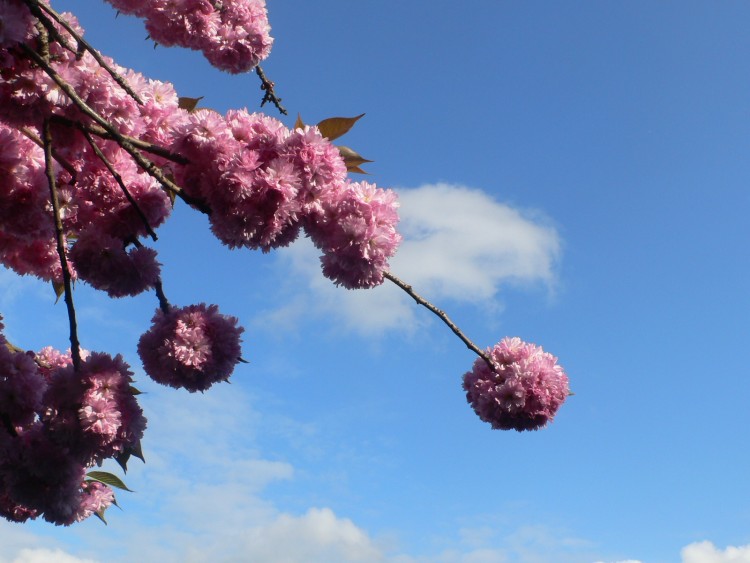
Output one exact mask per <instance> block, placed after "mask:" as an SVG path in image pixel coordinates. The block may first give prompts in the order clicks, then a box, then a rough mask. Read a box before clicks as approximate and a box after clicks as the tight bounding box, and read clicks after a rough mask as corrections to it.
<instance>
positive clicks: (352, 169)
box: [347, 166, 370, 175]
mask: <svg viewBox="0 0 750 563" xmlns="http://www.w3.org/2000/svg"><path fill="white" fill-rule="evenodd" d="M347 170H348V171H349V172H354V173H355V174H365V175H369V174H370V173H369V172H365V171H364V170H362V169H361V168H360V167H359V166H352V167H351V168H349V167H347Z"/></svg>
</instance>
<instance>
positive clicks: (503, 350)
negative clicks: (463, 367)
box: [463, 338, 570, 432]
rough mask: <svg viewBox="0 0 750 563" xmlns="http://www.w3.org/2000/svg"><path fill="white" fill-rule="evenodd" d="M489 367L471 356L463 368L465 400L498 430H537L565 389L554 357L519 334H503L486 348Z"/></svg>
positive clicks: (552, 412) (551, 414)
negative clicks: (469, 367) (467, 366)
mask: <svg viewBox="0 0 750 563" xmlns="http://www.w3.org/2000/svg"><path fill="white" fill-rule="evenodd" d="M487 353H488V354H489V356H490V358H491V359H492V361H493V363H494V365H495V369H494V370H491V369H490V368H489V366H488V365H487V362H485V361H484V359H482V358H477V360H476V361H475V362H474V367H473V369H472V370H471V371H469V372H467V373H465V374H464V380H463V388H464V390H465V391H466V400H467V401H468V402H469V403H470V404H471V406H472V408H473V409H474V411H475V412H476V413H477V415H478V416H479V418H481V419H482V420H483V421H485V422H489V423H490V424H491V425H492V428H495V429H500V430H511V429H512V430H518V431H519V432H521V431H522V430H538V429H539V428H542V427H544V426H546V425H547V423H548V422H550V421H551V420H552V419H553V418H554V416H555V413H556V412H557V410H558V409H559V408H560V405H562V404H563V402H564V401H565V399H566V398H567V397H568V395H569V394H570V391H569V388H568V376H567V375H565V372H564V371H563V368H562V367H560V365H559V364H558V363H557V358H556V357H555V356H553V355H552V354H549V353H548V352H545V351H544V350H543V349H542V348H541V347H540V346H536V345H535V344H529V343H526V342H523V341H522V340H521V339H520V338H504V339H503V340H501V341H500V342H499V343H498V344H496V345H495V346H494V347H492V348H488V349H487Z"/></svg>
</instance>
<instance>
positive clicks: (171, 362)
mask: <svg viewBox="0 0 750 563" xmlns="http://www.w3.org/2000/svg"><path fill="white" fill-rule="evenodd" d="M152 322H153V326H152V327H151V328H150V329H149V330H148V331H147V332H145V333H144V334H143V335H142V336H141V339H140V341H139V342H138V354H139V355H140V357H141V361H143V368H144V369H145V370H146V373H147V374H148V375H149V376H150V377H151V378H152V379H153V380H154V381H156V382H157V383H161V384H163V385H169V386H170V387H175V388H180V387H182V388H185V389H187V390H188V391H190V392H191V393H194V392H195V391H205V390H206V389H208V388H209V387H211V386H212V385H213V384H214V383H217V382H219V381H227V380H228V379H229V376H230V375H231V374H232V371H234V366H235V365H236V364H237V362H239V361H240V353H241V351H240V342H241V340H240V334H242V332H243V331H244V329H243V328H242V327H239V326H237V319H236V318H235V317H229V316H226V315H222V314H221V313H219V309H218V307H217V306H216V305H210V306H207V305H206V304H205V303H201V304H199V305H190V306H188V307H182V308H173V309H172V310H170V311H169V313H164V312H162V311H161V310H158V311H157V312H156V314H155V315H154V318H153V319H152Z"/></svg>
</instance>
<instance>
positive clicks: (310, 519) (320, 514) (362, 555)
mask: <svg viewBox="0 0 750 563" xmlns="http://www.w3.org/2000/svg"><path fill="white" fill-rule="evenodd" d="M242 553H243V555H244V557H246V560H248V561H257V562H258V563H265V562H268V563H297V562H303V561H304V562H309V563H315V562H320V563H329V562H332V561H360V562H368V563H375V562H377V561H384V560H385V557H384V556H383V554H382V553H381V551H380V550H379V549H378V548H377V547H376V546H375V545H374V544H373V542H372V540H371V539H370V538H369V536H368V535H367V534H366V533H365V532H364V531H362V530H361V529H360V528H358V527H357V526H355V525H354V523H353V522H352V521H351V520H349V519H346V518H338V517H337V516H336V515H335V514H334V513H333V511H332V510H330V509H328V508H322V509H318V508H311V509H310V510H309V511H308V512H307V513H306V514H305V515H304V516H299V517H295V516H291V515H289V514H282V515H280V516H279V517H278V518H277V519H276V520H274V521H273V522H271V523H270V524H268V525H266V526H261V527H258V528H255V529H253V530H250V531H249V532H248V534H247V539H246V542H245V545H244V549H243V551H242Z"/></svg>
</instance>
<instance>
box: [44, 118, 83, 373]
mask: <svg viewBox="0 0 750 563" xmlns="http://www.w3.org/2000/svg"><path fill="white" fill-rule="evenodd" d="M43 141H44V164H45V167H44V170H45V174H46V175H47V182H48V183H49V191H50V200H51V202H52V213H53V214H54V221H55V235H56V238H57V254H58V255H59V256H60V266H61V268H62V278H63V286H64V288H65V305H66V306H67V308H68V323H69V325H70V353H71V356H72V357H73V369H74V370H75V371H78V370H79V369H80V367H81V345H80V343H79V342H78V325H77V323H76V309H75V306H74V305H73V288H72V287H71V283H70V278H71V276H70V270H69V269H68V259H67V257H66V255H65V233H64V232H63V225H62V219H60V200H59V198H58V197H57V187H56V186H55V171H54V170H53V168H52V131H51V130H50V126H49V121H48V120H46V119H45V120H44V131H43Z"/></svg>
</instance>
